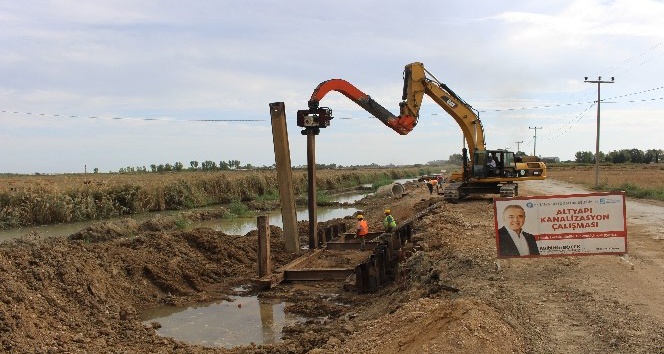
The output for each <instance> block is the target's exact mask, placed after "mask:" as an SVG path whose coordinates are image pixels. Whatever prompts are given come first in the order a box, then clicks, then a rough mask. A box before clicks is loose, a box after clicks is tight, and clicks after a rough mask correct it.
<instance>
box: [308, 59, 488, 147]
mask: <svg viewBox="0 0 664 354" xmlns="http://www.w3.org/2000/svg"><path fill="white" fill-rule="evenodd" d="M426 74H429V75H430V76H431V77H433V75H431V74H430V73H428V72H427V71H426V69H424V65H422V63H411V64H408V65H406V68H405V69H404V86H403V96H402V101H401V102H400V103H399V115H398V116H395V115H394V114H392V113H391V112H390V111H388V110H387V109H385V108H384V107H383V106H381V105H380V104H379V103H378V102H376V101H374V100H373V99H372V98H371V97H370V96H369V95H367V94H365V93H364V92H362V91H360V90H359V89H358V88H356V87H355V86H353V85H352V84H351V83H349V82H347V81H345V80H341V79H332V80H328V81H324V82H322V83H320V84H319V85H318V87H316V89H315V90H314V92H313V93H312V95H311V99H310V100H309V111H299V112H298V116H301V115H306V114H307V113H308V112H309V113H315V112H317V111H318V110H319V104H320V101H321V100H322V99H323V97H325V95H327V94H328V93H329V92H330V91H337V92H340V93H341V94H343V95H344V96H346V97H348V98H349V99H350V100H351V101H353V102H355V103H356V104H357V105H359V106H360V107H362V108H364V109H365V110H366V111H367V112H369V113H371V114H372V115H373V116H374V117H376V118H378V120H380V121H381V122H383V124H385V125H386V126H388V127H389V128H391V129H393V130H394V131H396V132H397V133H399V134H401V135H406V134H408V133H410V132H411V131H412V130H413V128H415V126H416V125H417V120H418V118H419V112H420V107H421V105H422V98H423V96H424V94H426V95H427V96H429V97H431V98H432V99H433V100H434V101H435V102H436V103H437V104H438V105H439V106H441V107H442V108H443V109H444V110H445V111H446V112H447V113H448V114H449V115H450V116H452V118H454V120H455V121H456V122H457V124H458V125H459V127H461V130H462V131H463V135H464V137H465V139H466V144H467V146H468V149H469V151H471V152H474V151H475V150H476V149H480V150H485V149H486V147H485V142H484V128H483V127H482V123H481V122H480V120H479V117H478V115H477V113H476V111H475V110H474V109H473V108H472V107H471V106H470V105H468V104H467V103H466V102H464V101H463V100H462V99H461V98H460V97H459V96H457V95H456V94H455V93H454V92H453V91H452V90H450V89H449V88H448V87H447V86H446V85H445V84H442V83H440V82H438V81H437V80H435V78H434V80H435V81H434V80H432V79H429V78H427V75H426Z"/></svg>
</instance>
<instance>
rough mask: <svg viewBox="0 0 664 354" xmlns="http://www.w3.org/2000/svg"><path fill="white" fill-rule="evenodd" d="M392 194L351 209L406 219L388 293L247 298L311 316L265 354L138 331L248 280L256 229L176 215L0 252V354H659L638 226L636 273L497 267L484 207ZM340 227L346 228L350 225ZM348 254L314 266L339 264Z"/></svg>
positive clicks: (642, 228) (656, 251)
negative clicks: (154, 311)
mask: <svg viewBox="0 0 664 354" xmlns="http://www.w3.org/2000/svg"><path fill="white" fill-rule="evenodd" d="M405 186H406V191H407V195H406V196H404V197H403V198H399V199H395V198H389V197H380V198H378V197H370V198H366V199H365V200H363V201H362V203H361V208H362V209H364V210H363V213H364V215H365V216H366V217H367V220H368V221H369V225H370V228H371V229H374V230H377V229H379V228H380V227H381V221H382V217H383V210H384V209H385V208H389V209H391V210H392V214H393V215H394V216H395V217H396V219H397V221H403V220H406V219H408V218H410V217H415V216H417V217H416V220H415V235H414V238H415V239H416V240H417V241H418V243H419V245H420V246H421V251H417V252H414V253H413V254H412V256H411V257H410V258H409V259H408V260H407V261H405V262H403V263H402V264H401V265H400V267H399V269H398V272H397V276H396V279H395V280H394V282H392V283H391V284H389V285H388V286H385V287H383V288H381V289H380V290H379V291H378V292H376V293H372V294H362V295H358V294H356V293H353V292H347V291H344V290H343V286H342V284H341V282H322V283H307V282H302V283H284V284H281V285H279V286H277V287H276V288H274V289H271V290H268V291H258V290H255V289H254V290H250V291H251V292H252V293H255V294H258V295H259V296H261V297H265V298H274V299H280V300H284V301H286V302H287V303H289V304H290V305H289V306H288V307H287V309H286V311H289V312H293V313H298V314H302V315H304V316H306V317H308V318H311V320H308V321H307V322H305V323H299V324H296V325H293V326H289V327H287V328H285V329H284V338H283V341H282V342H280V343H277V344H270V345H260V346H259V345H248V346H242V347H236V348H232V349H224V348H207V347H202V346H196V345H189V344H185V343H182V342H179V341H176V340H173V339H170V338H163V337H160V336H158V335H157V334H156V331H155V328H154V326H157V325H154V326H150V325H147V326H146V325H144V324H143V323H142V322H141V320H140V318H139V316H138V314H139V312H140V311H141V310H143V309H146V308H149V307H153V306H157V305H163V304H171V305H184V304H187V303H191V302H197V301H204V300H213V299H224V298H226V297H228V296H230V295H234V294H235V290H234V289H235V288H236V287H237V286H240V285H245V286H246V285H247V284H251V280H252V279H253V278H255V273H256V248H257V237H256V233H255V232H250V233H249V234H247V235H226V234H224V233H221V232H217V231H214V230H211V229H206V228H200V229H195V230H192V231H178V230H177V222H176V221H173V220H168V219H156V220H151V221H150V222H148V223H143V224H140V225H139V224H136V223H135V222H132V221H128V220H127V221H121V222H118V223H100V224H98V225H95V226H93V227H90V228H88V229H85V230H81V232H79V233H76V234H75V235H72V236H71V237H70V238H66V237H61V238H49V239H43V240H42V239H40V238H39V236H38V235H32V236H31V237H26V238H23V239H21V240H16V241H12V242H8V243H4V244H2V245H0V279H1V280H2V281H1V282H0V351H4V352H15V353H23V352H30V353H63V352H68V353H91V352H95V353H381V354H392V353H444V352H450V353H657V352H664V306H663V305H662V304H661V301H660V300H659V299H661V297H662V296H664V290H663V289H664V280H662V279H661V277H660V276H659V274H661V273H662V270H663V269H662V268H664V261H661V260H662V259H664V257H663V256H664V254H663V253H664V250H662V244H661V243H659V242H660V241H657V240H655V239H653V237H651V236H649V235H652V230H651V229H650V226H648V225H649V224H647V223H646V222H645V221H646V219H645V218H644V217H641V218H640V219H639V222H640V224H639V226H638V227H634V228H632V229H631V230H632V231H631V233H630V242H631V243H630V249H631V250H632V251H631V258H630V263H629V264H632V265H634V267H632V266H629V264H628V263H627V262H625V261H623V260H621V259H620V258H617V257H580V258H544V259H527V260H512V261H501V262H497V261H496V258H495V255H496V254H495V253H496V248H495V235H494V229H493V227H494V226H493V225H494V224H493V210H492V204H491V199H490V198H489V197H476V198H472V199H470V200H467V201H465V202H463V203H460V204H446V203H440V198H439V197H438V196H429V193H428V191H427V190H426V188H425V187H424V185H421V184H406V185H405ZM522 191H527V189H525V188H524V189H522ZM526 193H527V192H526ZM522 194H524V192H522ZM660 214H661V213H660ZM637 218H638V216H637ZM342 221H343V222H344V223H346V225H347V228H348V229H349V230H352V229H353V227H354V222H355V220H354V219H353V218H352V216H351V217H348V218H345V219H343V220H342ZM173 222H175V224H173ZM174 226H175V227H174ZM324 226H325V224H322V225H321V227H324ZM653 227H659V225H654V226H653ZM270 233H271V241H272V242H271V251H272V263H273V266H274V268H277V267H279V266H282V265H284V264H286V263H288V262H290V261H291V260H293V259H295V258H296V257H297V256H298V255H297V254H290V253H287V252H285V250H284V246H283V245H284V240H283V233H282V231H281V229H279V228H276V227H271V228H270ZM299 233H300V234H299V237H300V240H301V243H302V244H303V245H306V244H307V242H308V240H307V235H308V226H307V224H306V222H300V223H299ZM349 259H352V257H347V258H344V260H343V261H342V263H339V258H335V257H332V258H330V259H325V258H323V259H322V260H321V261H322V262H327V264H329V265H332V266H336V265H339V264H341V265H343V266H346V265H347V263H348V262H353V260H349ZM343 262H345V263H343Z"/></svg>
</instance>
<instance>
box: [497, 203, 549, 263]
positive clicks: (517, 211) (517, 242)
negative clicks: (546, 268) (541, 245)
mask: <svg viewBox="0 0 664 354" xmlns="http://www.w3.org/2000/svg"><path fill="white" fill-rule="evenodd" d="M525 223H526V211H525V210H524V209H523V207H522V206H521V205H518V204H509V205H508V206H506V207H505V209H503V213H502V225H503V226H502V227H501V228H500V229H498V255H499V256H500V257H521V256H538V255H539V249H538V248H537V241H536V240H535V236H534V235H533V234H530V233H528V232H526V231H524V230H523V225H524V224H525Z"/></svg>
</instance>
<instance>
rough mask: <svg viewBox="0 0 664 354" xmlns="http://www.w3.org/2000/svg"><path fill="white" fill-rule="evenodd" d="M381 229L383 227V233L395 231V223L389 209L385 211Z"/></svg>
mask: <svg viewBox="0 0 664 354" xmlns="http://www.w3.org/2000/svg"><path fill="white" fill-rule="evenodd" d="M383 227H385V232H392V231H394V230H396V229H397V221H396V220H394V217H393V216H392V215H391V211H390V209H385V219H384V220H383Z"/></svg>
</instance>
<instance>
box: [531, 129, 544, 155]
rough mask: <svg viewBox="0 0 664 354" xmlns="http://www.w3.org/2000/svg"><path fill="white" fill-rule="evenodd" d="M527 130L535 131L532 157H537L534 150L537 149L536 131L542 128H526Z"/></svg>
mask: <svg viewBox="0 0 664 354" xmlns="http://www.w3.org/2000/svg"><path fill="white" fill-rule="evenodd" d="M528 129H535V136H534V137H533V139H535V142H534V143H533V156H537V154H536V153H535V148H536V147H537V129H542V127H528Z"/></svg>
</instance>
